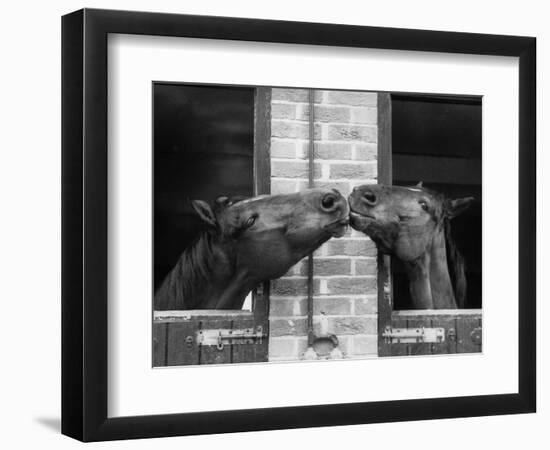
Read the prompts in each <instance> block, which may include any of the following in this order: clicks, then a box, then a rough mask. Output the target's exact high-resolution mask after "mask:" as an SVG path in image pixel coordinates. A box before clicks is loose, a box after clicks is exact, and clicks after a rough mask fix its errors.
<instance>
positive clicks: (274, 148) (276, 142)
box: [270, 138, 296, 158]
mask: <svg viewBox="0 0 550 450" xmlns="http://www.w3.org/2000/svg"><path fill="white" fill-rule="evenodd" d="M270 151H271V157H272V158H296V141H294V140H288V141H287V140H281V139H277V138H275V139H271V150H270Z"/></svg>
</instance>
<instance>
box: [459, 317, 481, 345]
mask: <svg viewBox="0 0 550 450" xmlns="http://www.w3.org/2000/svg"><path fill="white" fill-rule="evenodd" d="M456 326H457V353H479V352H481V347H482V344H477V343H476V342H474V340H472V336H471V335H472V332H473V331H474V330H475V329H476V328H479V327H481V317H459V318H457V321H456Z"/></svg>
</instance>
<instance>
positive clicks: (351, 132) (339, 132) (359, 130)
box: [328, 125, 378, 142]
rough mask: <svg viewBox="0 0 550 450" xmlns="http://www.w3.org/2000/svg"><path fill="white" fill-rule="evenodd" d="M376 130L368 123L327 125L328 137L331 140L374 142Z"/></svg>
mask: <svg viewBox="0 0 550 450" xmlns="http://www.w3.org/2000/svg"><path fill="white" fill-rule="evenodd" d="M377 135H378V130H377V128H376V127H375V126H370V125H328V139H329V140H332V141H340V140H343V141H362V142H376V141H377V137H378V136H377Z"/></svg>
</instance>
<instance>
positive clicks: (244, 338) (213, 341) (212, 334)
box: [197, 326, 267, 350]
mask: <svg viewBox="0 0 550 450" xmlns="http://www.w3.org/2000/svg"><path fill="white" fill-rule="evenodd" d="M265 337H267V334H265V333H264V332H263V328H262V327H261V326H257V327H256V328H243V329H233V330H231V329H213V330H207V329H205V330H199V331H197V344H198V345H215V346H216V347H218V350H223V348H224V346H225V345H243V344H261V343H262V339H263V338H265Z"/></svg>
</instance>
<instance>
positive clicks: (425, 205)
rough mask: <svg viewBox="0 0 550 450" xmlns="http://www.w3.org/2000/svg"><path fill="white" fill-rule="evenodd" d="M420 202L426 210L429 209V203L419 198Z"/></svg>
mask: <svg viewBox="0 0 550 450" xmlns="http://www.w3.org/2000/svg"><path fill="white" fill-rule="evenodd" d="M418 203H419V204H420V207H421V208H422V209H423V210H424V211H428V203H426V201H425V200H419V201H418Z"/></svg>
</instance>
